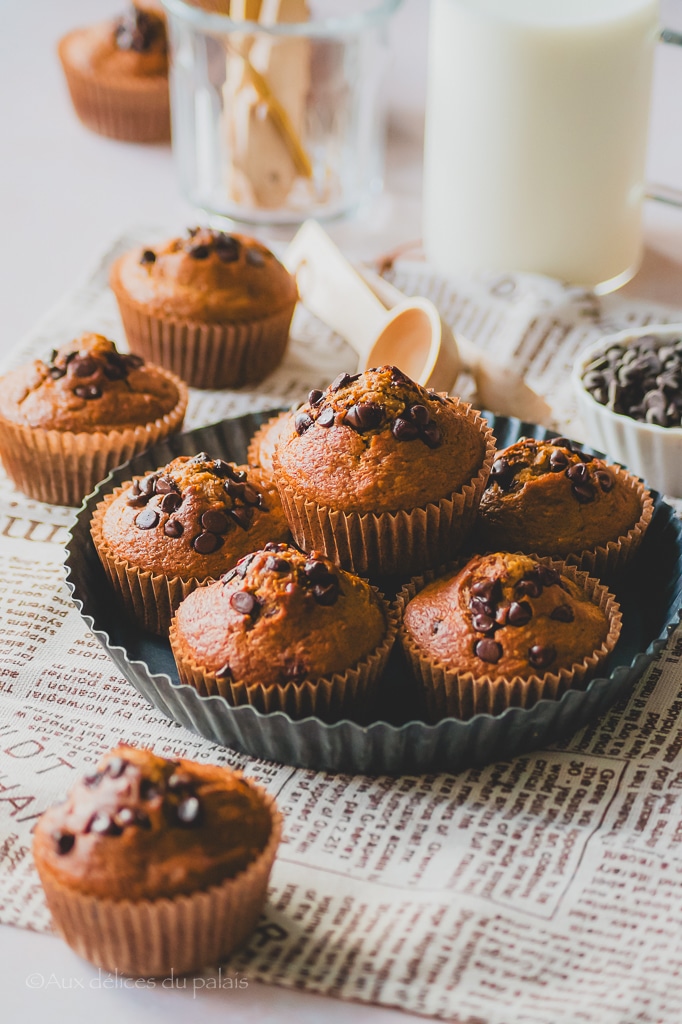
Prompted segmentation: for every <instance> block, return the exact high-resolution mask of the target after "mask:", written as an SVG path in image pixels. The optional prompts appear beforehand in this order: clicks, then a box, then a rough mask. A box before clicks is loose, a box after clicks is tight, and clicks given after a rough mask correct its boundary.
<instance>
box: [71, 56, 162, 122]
mask: <svg viewBox="0 0 682 1024" xmlns="http://www.w3.org/2000/svg"><path fill="white" fill-rule="evenodd" d="M69 38H70V37H69V36H65V37H64V39H63V40H62V41H61V42H60V44H59V57H60V60H61V62H62V67H63V69H64V74H65V76H66V83H67V85H68V88H69V94H70V96H71V102H72V103H73V106H74V110H75V111H76V114H77V116H78V118H79V120H80V121H81V122H82V123H83V124H84V125H85V127H86V128H89V129H90V131H93V132H97V134H98V135H106V136H108V137H109V138H111V139H119V140H121V141H122V142H169V141H170V137H171V119H170V95H169V90H168V79H167V78H166V77H162V76H155V77H154V78H149V79H140V80H137V81H136V80H133V81H129V82H125V81H119V82H106V81H97V80H96V79H95V78H94V77H93V76H92V74H86V73H83V72H82V71H81V70H80V69H79V68H78V67H75V66H74V65H73V64H72V63H71V61H70V60H69V59H68V56H67V54H68V45H67V44H68V41H69Z"/></svg>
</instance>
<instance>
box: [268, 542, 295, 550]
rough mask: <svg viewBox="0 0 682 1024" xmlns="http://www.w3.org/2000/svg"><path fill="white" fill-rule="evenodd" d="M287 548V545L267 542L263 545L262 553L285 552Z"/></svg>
mask: <svg viewBox="0 0 682 1024" xmlns="http://www.w3.org/2000/svg"><path fill="white" fill-rule="evenodd" d="M288 547H289V545H288V544H283V543H282V542H281V541H279V542H278V541H275V540H269V541H268V542H267V544H264V545H263V551H286V549H287V548H288Z"/></svg>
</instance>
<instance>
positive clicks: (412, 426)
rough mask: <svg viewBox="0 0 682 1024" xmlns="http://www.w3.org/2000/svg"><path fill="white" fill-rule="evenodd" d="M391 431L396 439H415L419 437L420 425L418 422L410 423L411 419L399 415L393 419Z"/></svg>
mask: <svg viewBox="0 0 682 1024" xmlns="http://www.w3.org/2000/svg"><path fill="white" fill-rule="evenodd" d="M391 433H392V434H393V436H394V437H395V439H396V441H414V440H415V439H416V438H417V437H419V427H418V426H417V425H416V423H410V421H409V420H406V419H404V418H403V417H402V416H397V417H396V418H395V419H394V420H393V425H392V427H391Z"/></svg>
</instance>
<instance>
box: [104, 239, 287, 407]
mask: <svg viewBox="0 0 682 1024" xmlns="http://www.w3.org/2000/svg"><path fill="white" fill-rule="evenodd" d="M110 283H111V287H112V289H113V291H114V294H115V295H116V299H117V301H118V305H119V309H120V311H121V317H122V319H123V325H124V327H125V331H126V334H127V336H128V341H129V343H130V347H131V349H132V351H133V352H137V353H138V354H139V355H142V356H144V357H145V358H147V359H150V360H153V361H154V362H157V363H159V364H160V365H161V366H166V367H168V369H170V370H173V372H174V373H177V374H178V376H179V377H182V378H183V380H185V381H187V383H188V384H191V385H192V386H193V387H198V388H237V387H241V386H242V385H244V384H252V383H256V382H257V381H260V380H262V379H263V377H265V376H266V375H267V374H269V373H271V372H272V371H273V370H274V369H275V367H276V366H278V365H279V363H280V362H281V360H282V357H283V355H284V350H285V348H286V345H287V341H288V338H289V326H290V324H291V318H292V316H293V313H294V308H295V306H296V300H297V297H298V293H297V290H296V281H295V279H294V277H293V276H292V275H291V274H290V273H289V272H288V270H286V269H285V268H284V267H283V266H282V264H281V263H280V262H279V261H278V260H277V259H276V258H275V257H274V256H273V254H272V253H271V252H270V250H269V249H267V248H266V247H265V246H264V245H261V243H260V242H257V241H256V240H255V239H254V238H248V237H247V236H245V235H228V234H225V233H224V232H222V231H212V230H210V229H209V228H193V229H191V230H190V231H189V232H188V233H187V235H186V236H185V237H184V238H173V239H171V240H170V241H168V242H165V243H164V244H163V245H157V246H153V247H152V246H143V247H142V248H139V249H134V250H133V251H132V252H128V253H125V255H123V256H121V257H120V258H119V259H118V260H117V261H116V262H115V263H114V265H113V267H112V269H111V278H110Z"/></svg>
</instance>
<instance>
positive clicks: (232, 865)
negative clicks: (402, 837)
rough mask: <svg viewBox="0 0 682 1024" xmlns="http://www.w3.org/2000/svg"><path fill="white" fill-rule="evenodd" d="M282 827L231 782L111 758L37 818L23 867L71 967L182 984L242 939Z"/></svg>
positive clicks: (139, 757)
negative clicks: (78, 959) (30, 861)
mask: <svg viewBox="0 0 682 1024" xmlns="http://www.w3.org/2000/svg"><path fill="white" fill-rule="evenodd" d="M281 827H282V822H281V816H280V814H279V812H278V811H277V809H276V807H275V804H274V801H273V800H272V799H271V797H270V796H268V794H267V793H266V792H265V791H264V790H262V789H261V788H260V787H259V786H256V785H254V784H253V783H252V782H249V781H247V780H246V779H244V778H242V776H241V774H240V773H237V772H232V771H230V770H229V769H228V768H220V767H217V766H216V765H203V764H197V763H195V762H194V761H188V760H184V759H179V760H176V761H169V760H166V758H163V757H157V756H156V755H155V754H153V753H152V752H151V751H150V750H136V749H134V748H133V747H128V746H119V747H116V748H115V749H114V750H112V751H111V752H110V753H109V754H107V755H105V757H104V758H103V759H102V761H101V762H100V764H99V766H98V769H97V771H96V772H95V773H94V774H92V775H88V776H86V777H85V778H84V779H82V780H81V781H80V782H77V783H76V785H75V786H74V787H73V789H72V790H71V792H70V794H69V796H68V797H67V799H66V801H65V802H64V803H62V804H60V805H58V806H56V807H52V808H50V809H49V810H47V811H45V813H44V814H43V815H42V816H41V817H40V818H39V820H38V823H37V825H36V830H35V835H34V840H33V857H34V860H35V865H36V867H37V869H38V874H39V875H40V880H41V882H42V884H43V888H44V890H45V896H46V898H47V903H48V906H49V908H50V912H51V914H52V918H53V921H54V924H55V927H56V928H57V931H58V932H59V933H60V934H61V936H62V938H64V939H65V941H66V942H67V943H68V944H69V945H70V946H71V947H72V948H73V949H74V950H75V951H76V952H77V953H78V954H79V955H80V956H83V957H85V958H86V959H87V960H90V961H92V963H94V964H96V965H97V966H98V967H103V968H105V969H106V970H108V971H120V972H121V973H123V974H131V975H139V976H142V975H147V976H150V975H151V976H153V975H170V974H171V973H174V974H184V973H187V972H189V971H195V970H199V969H200V968H202V967H205V966H208V965H211V964H215V963H217V962H218V961H219V960H222V959H224V958H225V957H226V956H227V955H228V954H229V953H230V952H231V951H232V950H233V949H234V948H235V947H237V946H239V945H240V944H242V943H243V942H244V941H245V940H246V939H247V937H248V936H249V935H250V933H251V932H252V931H253V929H254V927H255V925H256V922H257V920H258V916H259V914H260V912H261V910H262V908H263V904H264V902H265V894H266V888H267V883H268V877H269V875H270V870H271V868H272V864H273V861H274V858H275V853H276V851H277V846H278V844H279V840H280V836H281Z"/></svg>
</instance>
